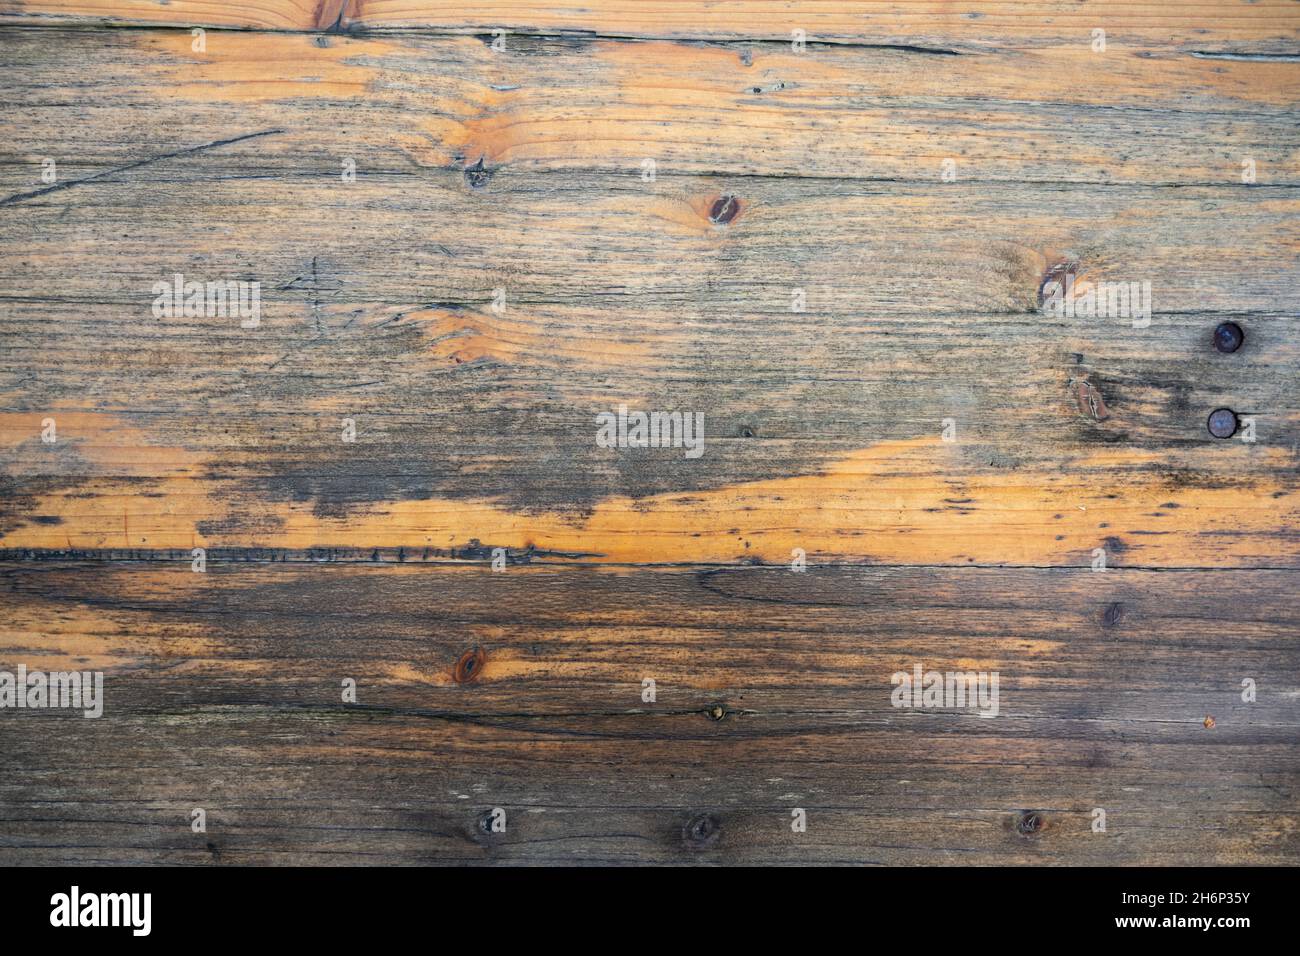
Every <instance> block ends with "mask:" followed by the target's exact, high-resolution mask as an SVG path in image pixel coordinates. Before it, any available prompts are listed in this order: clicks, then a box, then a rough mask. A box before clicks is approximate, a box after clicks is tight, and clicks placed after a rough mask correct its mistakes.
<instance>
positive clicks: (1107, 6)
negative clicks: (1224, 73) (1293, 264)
mask: <svg viewBox="0 0 1300 956" xmlns="http://www.w3.org/2000/svg"><path fill="white" fill-rule="evenodd" d="M0 22H10V23H16V24H48V23H52V24H67V23H76V24H86V25H100V24H102V25H114V24H158V25H171V26H187V27H188V26H215V27H234V28H254V29H270V30H301V31H316V30H326V29H330V30H335V31H339V30H351V31H366V32H370V31H388V30H401V31H410V30H419V31H434V32H448V33H480V34H490V33H491V31H493V30H505V31H510V32H517V33H522V34H574V35H578V36H610V37H628V38H671V39H674V40H714V41H733V40H771V41H782V42H786V43H788V42H790V40H791V31H792V30H796V29H800V30H803V31H804V32H805V33H806V35H807V39H808V41H809V42H812V43H835V44H865V45H882V46H884V45H899V46H909V45H911V46H930V47H933V48H935V49H939V50H979V49H986V48H989V47H997V46H1001V47H1012V46H1015V47H1029V46H1051V45H1061V46H1071V45H1077V46H1083V47H1086V46H1087V45H1088V44H1089V43H1090V42H1091V41H1092V31H1093V30H1094V29H1103V30H1105V31H1107V35H1108V38H1109V42H1110V43H1112V44H1120V45H1124V46H1130V47H1139V46H1141V47H1160V48H1165V49H1171V48H1174V49H1185V50H1189V51H1214V52H1225V51H1249V52H1257V53H1265V52H1268V51H1275V52H1280V53H1283V54H1286V53H1293V52H1294V49H1295V41H1296V39H1297V31H1298V29H1300V13H1297V11H1296V9H1295V5H1294V4H1293V3H1290V2H1284V0H1223V2H1218V3H1204V2H1189V0H1176V2H1173V3H1163V4H1158V3H1151V2H1134V0H1091V2H1088V0H1028V2H992V3H980V4H972V5H969V9H957V8H955V7H954V5H953V4H951V3H945V2H942V0H901V2H881V0H801V2H798V3H790V2H786V0H722V2H717V0H587V2H584V3H582V4H555V3H549V2H545V0H484V2H479V3H475V4H472V5H467V4H464V3H458V2H453V0H257V2H256V3H254V2H249V0H238V2H233V3H230V2H224V0H168V2H166V3H159V2H157V0H3V2H0Z"/></svg>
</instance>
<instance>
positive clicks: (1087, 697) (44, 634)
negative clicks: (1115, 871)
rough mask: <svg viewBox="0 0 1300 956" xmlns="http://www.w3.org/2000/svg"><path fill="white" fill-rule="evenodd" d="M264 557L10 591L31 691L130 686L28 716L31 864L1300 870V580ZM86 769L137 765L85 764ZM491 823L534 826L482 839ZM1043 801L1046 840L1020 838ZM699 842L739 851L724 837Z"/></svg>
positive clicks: (53, 579) (1268, 575)
mask: <svg viewBox="0 0 1300 956" xmlns="http://www.w3.org/2000/svg"><path fill="white" fill-rule="evenodd" d="M249 557H250V556H249V555H233V554H232V555H228V556H226V558H224V559H222V560H219V561H217V562H215V563H214V565H213V566H212V567H211V568H210V570H209V572H208V573H207V574H192V573H190V571H189V569H188V565H187V564H186V563H184V562H177V561H173V562H170V563H164V564H162V565H159V564H158V563H157V562H156V561H155V562H149V563H142V564H125V565H124V564H122V563H119V562H114V563H109V564H90V565H87V564H65V563H52V564H46V563H37V564H30V565H24V566H21V567H12V566H11V567H9V568H8V569H6V570H5V571H4V572H3V577H0V588H2V589H3V595H4V598H5V599H6V601H7V602H8V603H9V605H10V607H11V616H10V618H9V620H10V622H11V623H10V626H11V628H12V629H13V633H15V634H16V635H20V636H17V637H16V638H13V639H12V640H15V643H16V644H17V645H18V646H20V647H22V649H23V651H24V653H25V654H26V657H27V659H28V660H30V661H32V666H33V667H36V666H48V667H51V668H53V667H55V666H60V667H62V666H66V665H67V664H68V662H71V661H76V662H78V665H79V666H83V667H92V666H93V667H99V668H103V669H104V670H105V671H106V672H107V674H108V677H107V678H106V680H107V682H108V686H109V687H111V688H114V691H113V695H112V697H111V698H110V700H111V702H112V712H111V714H108V715H106V716H105V717H104V718H102V719H100V720H98V721H81V722H80V723H78V724H72V723H71V721H67V720H62V719H54V718H51V717H49V716H47V715H45V714H39V713H34V712H30V711H29V712H25V713H22V714H21V715H19V718H18V719H19V721H20V722H19V724H18V728H17V729H11V730H10V737H9V739H7V740H6V752H7V753H8V754H9V755H10V759H14V760H16V761H18V763H19V764H20V765H21V766H23V767H24V769H25V771H26V772H25V773H24V774H23V775H22V776H21V777H20V778H15V777H12V776H9V777H6V779H5V780H4V782H3V783H2V784H0V794H3V797H4V802H5V805H6V807H17V808H18V810H17V813H16V815H14V811H13V810H7V812H6V828H5V832H4V835H3V836H0V844H3V846H4V852H5V854H6V856H7V858H8V859H10V860H13V861H15V862H42V861H46V860H51V859H59V858H61V857H62V856H63V854H64V853H65V852H66V851H65V850H64V849H63V845H66V844H68V843H72V844H75V845H78V846H79V847H80V849H79V850H78V852H79V853H80V854H84V857H83V858H85V859H88V860H98V861H115V862H121V861H128V862H142V861H152V862H159V861H163V862H172V863H178V862H179V863H213V862H218V863H231V864H241V863H243V864H247V863H286V862H297V863H301V862H331V863H365V862H377V861H379V862H399V863H416V862H447V861H465V862H475V861H477V862H489V861H491V862H528V863H553V862H573V861H582V862H634V861H656V862H692V861H701V862H724V863H725V862H742V861H745V862H754V861H764V862H780V863H806V862H855V863H931V864H934V863H960V864H962V865H972V864H981V863H1062V862H1073V863H1100V862H1120V863H1139V862H1140V863H1147V864H1151V863H1162V864H1163V863H1187V862H1198V863H1206V862H1232V863H1259V862H1279V861H1285V860H1291V861H1293V860H1294V859H1295V858H1296V854H1297V849H1298V847H1297V843H1296V831H1295V824H1296V819H1295V790H1294V786H1295V782H1296V781H1295V773H1296V752H1295V746H1294V702H1293V701H1288V700H1284V699H1283V695H1282V694H1280V693H1279V692H1281V691H1282V689H1283V688H1287V687H1294V686H1295V682H1296V679H1297V676H1300V675H1297V664H1298V663H1300V662H1298V661H1297V658H1296V654H1295V648H1294V635H1295V629H1296V626H1297V623H1300V622H1298V621H1297V617H1296V611H1297V608H1296V605H1295V602H1294V600H1293V595H1294V591H1295V587H1296V584H1297V580H1296V574H1295V573H1294V572H1268V571H1252V572H1219V571H1202V572H1190V571H1188V572H1160V573H1154V572H1131V571H1117V572H1108V573H1106V574H1095V573H1093V572H1091V571H1024V570H1021V571H999V570H984V569H964V570H952V569H949V570H938V569H931V570H924V569H915V568H907V569H868V568H823V569H816V568H814V569H812V570H810V571H808V572H805V573H804V574H802V575H799V574H794V573H792V572H790V571H788V570H781V569H677V570H666V569H665V570H652V569H628V570H622V571H616V570H599V569H593V568H586V569H576V568H571V567H537V568H525V569H517V570H514V571H511V572H508V573H506V574H493V573H492V572H490V571H487V570H486V569H478V568H469V567H456V566H448V565H445V564H444V565H440V566H425V567H412V566H409V565H407V566H402V567H393V566H375V565H354V564H348V563H334V562H329V563H324V564H320V563H315V564H313V563H288V564H265V563H258V564H251V565H250V564H247V563H244V562H246V561H247V559H248V558H249ZM1225 589H1227V590H1231V591H1232V592H1233V593H1234V595H1235V600H1234V603H1233V604H1232V606H1231V607H1229V606H1226V605H1225V604H1224V603H1223V602H1222V601H1220V600H1218V595H1219V594H1220V593H1221V592H1222V591H1223V590H1225ZM475 650H477V651H478V652H479V654H480V660H481V661H482V665H481V667H480V668H479V669H478V670H477V671H475V672H474V673H473V675H472V677H471V678H469V679H467V678H466V677H465V675H464V674H463V672H461V673H459V674H458V672H457V666H456V662H457V661H458V660H459V659H460V658H461V657H462V656H463V655H464V654H465V653H467V652H470V651H475ZM918 656H921V657H923V658H924V659H925V660H926V661H927V662H929V663H930V664H932V665H934V666H936V667H942V668H948V667H954V666H956V667H962V668H976V667H978V668H986V669H999V670H1000V671H1001V674H1002V675H1003V680H1004V681H1005V684H1004V687H1003V690H1002V700H1003V707H1004V710H1003V712H1002V715H1001V716H1000V717H999V718H997V719H980V718H978V717H975V716H973V715H970V716H961V715H956V714H951V713H946V714H936V713H928V712H924V711H911V712H900V711H899V710H897V709H894V708H893V707H891V705H890V703H889V693H890V690H891V686H890V684H889V675H890V673H891V672H893V671H895V670H898V669H900V668H901V669H907V668H908V667H910V662H911V661H912V660H914V659H916V658H917V657H918ZM1247 673H1249V674H1251V675H1255V677H1256V679H1257V680H1258V683H1259V686H1260V688H1261V691H1262V692H1263V693H1262V696H1261V698H1260V701H1259V702H1257V703H1255V704H1244V703H1242V702H1241V700H1240V697H1239V689H1240V688H1239V685H1240V676H1241V675H1243V674H1247ZM344 677H352V678H353V679H355V680H357V681H358V686H359V688H360V697H359V700H358V704H357V705H356V706H347V707H344V706H343V705H341V704H339V703H338V686H339V684H340V682H341V680H342V678H344ZM646 677H652V678H654V679H655V680H656V681H657V684H658V699H657V701H656V702H655V703H654V704H653V705H649V704H644V703H642V701H641V698H640V691H641V682H642V680H643V679H644V678H646ZM458 678H459V679H458ZM1268 701H1271V702H1268ZM715 714H720V716H715ZM1211 715H1212V716H1213V717H1214V719H1215V726H1214V728H1213V729H1208V728H1206V727H1205V725H1204V722H1205V718H1206V717H1207V716H1211ZM83 724H84V725H85V726H84V727H83V726H82V725H83ZM5 726H6V727H7V728H13V725H12V724H6V725H5ZM67 750H76V751H77V752H87V753H91V754H95V753H111V754H112V755H113V758H112V760H111V761H104V762H100V761H95V760H91V761H89V762H88V765H84V766H81V767H80V769H79V772H78V773H76V774H67V773H64V772H61V771H60V770H59V768H58V766H57V764H55V763H54V762H53V761H54V759H55V755H57V754H59V753H63V752H66V751H67ZM193 806H202V807H205V808H207V809H208V813H209V820H210V821H212V824H211V825H210V828H209V831H208V833H207V834H204V835H199V834H192V833H190V832H189V831H188V828H187V821H188V819H189V817H188V814H189V811H190V809H191V808H192V807H193ZM1097 806H1101V807H1105V808H1108V817H1107V819H1108V824H1107V833H1106V834H1095V833H1093V832H1092V831H1091V829H1090V824H1091V821H1092V809H1093V808H1094V807H1097ZM494 807H502V808H504V809H506V812H507V819H508V821H509V823H508V826H507V830H506V833H505V834H488V833H484V832H483V831H482V830H481V829H480V828H479V821H480V820H481V818H482V817H483V815H484V814H486V813H488V812H489V811H490V810H491V809H492V808H494ZM793 807H802V808H804V809H805V810H807V812H808V815H809V820H810V826H809V830H808V833H807V834H805V835H796V834H793V833H792V832H791V830H790V827H789V820H790V809H791V808H793ZM1022 809H1032V810H1037V811H1039V812H1040V813H1041V814H1042V818H1043V820H1044V821H1045V826H1044V827H1043V828H1042V829H1041V830H1040V831H1038V832H1035V833H1034V834H1032V835H1025V834H1023V833H1021V832H1018V831H1017V829H1016V821H1017V820H1019V819H1020V810H1022ZM700 817H708V818H709V819H710V820H711V821H712V822H711V824H710V826H714V827H716V828H717V835H716V836H715V838H714V839H713V840H698V839H692V837H691V833H690V831H689V828H688V827H689V824H690V823H691V821H693V820H698V819H699V818H700ZM684 830H686V832H685V833H684V832H683V831H684ZM814 834H815V836H814ZM805 836H806V837H808V839H804V838H803V837H805Z"/></svg>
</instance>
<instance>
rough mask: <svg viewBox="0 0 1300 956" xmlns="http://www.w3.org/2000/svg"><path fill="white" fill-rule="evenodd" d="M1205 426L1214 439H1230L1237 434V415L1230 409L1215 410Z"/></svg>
mask: <svg viewBox="0 0 1300 956" xmlns="http://www.w3.org/2000/svg"><path fill="white" fill-rule="evenodd" d="M1205 425H1206V427H1207V428H1209V430H1210V434H1211V435H1213V436H1214V437H1215V438H1231V437H1232V436H1233V435H1235V434H1236V433H1237V413H1236V412H1234V411H1233V410H1232V409H1231V408H1216V409H1215V410H1214V411H1212V412H1210V419H1209V421H1207V422H1206V423H1205Z"/></svg>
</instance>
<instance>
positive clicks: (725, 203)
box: [709, 196, 740, 226]
mask: <svg viewBox="0 0 1300 956" xmlns="http://www.w3.org/2000/svg"><path fill="white" fill-rule="evenodd" d="M738 212H740V200H739V199H737V198H736V197H735V196H719V197H718V198H717V200H715V201H714V203H713V208H712V209H710V210H709V219H711V220H712V221H713V222H716V223H717V224H718V225H720V226H725V225H726V224H727V223H729V222H731V220H733V219H735V218H736V213H738Z"/></svg>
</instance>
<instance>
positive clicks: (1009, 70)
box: [0, 29, 1300, 225]
mask: <svg viewBox="0 0 1300 956" xmlns="http://www.w3.org/2000/svg"><path fill="white" fill-rule="evenodd" d="M52 51H58V52H57V54H56V53H54V52H52ZM0 66H2V67H3V68H4V69H5V70H6V72H8V73H10V74H11V75H13V76H16V77H21V78H22V82H21V85H20V86H19V87H17V88H16V89H15V91H14V92H15V95H14V96H13V97H12V98H11V102H10V109H9V111H8V115H7V125H8V127H9V129H8V135H7V136H6V138H5V140H4V143H3V153H2V154H0V189H3V190H4V192H3V193H0V200H7V201H9V202H13V201H15V200H14V199H13V198H12V197H13V196H23V195H25V194H27V193H29V192H34V191H38V190H41V189H42V188H43V187H44V185H45V184H44V183H42V181H41V180H40V175H41V160H42V159H44V158H52V159H54V160H55V161H57V163H58V164H59V184H62V185H61V188H59V189H57V190H53V191H51V192H50V193H49V197H50V200H51V201H53V200H55V199H58V200H63V199H71V198H72V197H71V195H70V194H68V193H67V192H66V189H67V188H68V184H71V183H74V182H76V181H78V180H81V179H84V178H86V177H89V176H98V177H105V178H107V179H108V180H109V181H110V183H122V182H130V181H135V182H145V181H147V182H150V183H153V184H160V183H163V182H173V181H176V180H177V179H178V178H179V179H180V181H182V182H186V181H188V182H190V183H192V182H193V179H194V177H195V175H196V174H198V175H202V176H204V177H214V176H221V177H225V178H229V179H232V180H238V179H240V178H241V177H248V176H263V177H265V176H276V175H293V176H295V177H298V179H299V180H302V185H304V186H318V185H326V184H328V183H330V182H333V183H336V184H338V183H339V182H340V176H341V173H340V169H341V163H342V160H343V159H344V158H349V159H351V160H353V161H354V162H355V164H356V167H357V175H358V177H359V182H362V183H364V182H365V181H368V180H373V179H375V178H376V177H380V176H400V177H402V178H401V179H400V180H398V182H399V183H400V184H401V185H402V187H403V188H407V189H418V188H420V187H421V186H423V187H425V188H427V186H428V185H431V184H439V185H447V186H451V185H453V184H458V185H460V186H462V187H463V186H464V184H463V183H458V177H459V175H460V173H461V171H463V170H465V169H467V168H470V167H475V168H477V164H478V163H479V162H482V164H483V167H482V169H483V171H482V173H481V174H479V176H478V179H477V180H476V182H479V183H480V184H481V185H482V187H483V188H481V189H480V190H479V192H482V193H485V194H488V195H492V194H494V193H496V192H498V191H500V190H502V189H510V188H511V183H512V181H514V173H515V172H517V171H526V172H533V171H553V170H577V169H581V170H596V171H601V172H606V173H612V174H617V176H618V183H619V184H621V185H615V184H609V183H606V184H596V183H593V184H591V186H590V188H591V189H592V190H593V192H592V195H591V196H590V197H589V201H590V202H592V203H593V204H598V203H599V201H600V197H602V196H603V195H605V191H606V190H609V189H614V190H619V189H620V188H621V189H622V190H634V191H636V192H639V193H640V194H641V195H642V196H648V195H654V196H658V197H660V198H661V199H663V200H666V201H670V200H672V199H674V198H675V197H674V184H677V183H680V179H681V177H682V176H683V175H687V176H698V175H709V174H723V175H726V176H745V177H756V176H761V177H782V178H783V179H795V178H797V179H804V178H819V179H832V178H836V179H854V180H858V179H868V180H887V181H905V182H917V183H924V184H926V185H927V186H928V187H930V188H931V189H932V190H933V194H934V199H935V201H937V202H946V203H948V204H950V205H954V206H961V205H964V204H965V203H966V202H967V200H966V198H965V196H964V195H963V193H962V189H963V187H964V186H966V185H968V184H969V183H971V182H982V181H988V180H995V181H999V182H1006V183H1014V184H1016V185H1018V186H1019V185H1023V184H1025V183H1027V182H1028V183H1035V184H1045V183H1081V182H1092V183H1120V184H1128V185H1133V186H1143V187H1150V186H1155V185H1160V184H1165V183H1177V184H1181V185H1189V184H1213V185H1231V186H1234V187H1236V189H1235V190H1234V192H1235V193H1245V192H1248V189H1247V188H1246V187H1245V186H1243V185H1242V172H1243V169H1242V164H1243V162H1244V161H1245V160H1247V159H1249V160H1251V161H1253V162H1254V173H1255V186H1257V187H1263V186H1278V185H1295V184H1296V183H1297V182H1300V176H1298V175H1297V172H1300V167H1298V166H1297V160H1296V156H1297V133H1296V128H1295V122H1294V115H1293V111H1294V104H1295V101H1296V98H1297V94H1298V93H1300V64H1297V63H1294V62H1285V61H1282V62H1275V61H1267V60H1265V61H1257V60H1214V59H1197V58H1192V57H1186V56H1176V55H1172V54H1167V53H1159V54H1152V53H1147V52H1143V51H1132V50H1128V51H1125V50H1116V51H1113V52H1111V53H1108V54H1107V55H1106V56H1105V57H1101V56H1097V55H1094V54H1092V53H1091V52H1090V51H1088V50H1087V49H1086V48H1085V49H1083V50H1068V49H1066V50H1048V51H1023V52H1012V53H997V54H987V55H981V56H956V57H953V56H933V55H927V54H918V53H909V52H903V51H896V50H872V49H860V48H817V49H810V50H808V51H807V52H806V53H804V54H802V55H797V54H794V53H792V52H790V51H788V50H785V49H783V48H780V47H770V48H769V47H764V48H761V49H756V50H746V51H741V52H738V51H736V50H734V49H729V48H724V47H709V46H697V45H689V44H682V43H620V42H612V41H603V42H591V43H587V44H585V45H583V46H582V47H580V48H578V49H574V48H573V46H572V44H570V43H568V42H561V41H547V40H535V41H529V43H527V44H521V45H520V46H519V48H518V49H517V50H516V51H515V52H513V53H510V54H498V53H495V52H494V51H493V50H492V49H491V48H490V47H489V46H487V45H485V44H483V43H482V42H480V41H479V40H478V39H475V38H471V37H464V38H454V39H439V40H431V39H428V38H421V37H408V36H393V37H384V38H380V39H352V38H348V37H335V36H327V37H326V36H322V37H310V36H295V35H280V34H265V33H253V34H239V33H227V34H220V35H214V36H211V37H209V38H208V39H207V43H206V48H205V50H204V51H202V52H196V51H194V50H193V49H192V42H191V39H190V36H189V34H186V33H176V32H168V31H155V30H143V31H136V30H130V31H108V32H105V31H99V32H93V31H92V32H86V31H66V30H59V31H56V33H55V35H54V36H51V35H50V34H49V33H47V32H45V31H22V30H12V29H11V30H8V31H7V32H6V36H5V40H4V44H3V46H0ZM86 71H91V72H92V73H93V75H94V76H95V77H96V82H95V83H94V84H93V85H91V84H87V83H86V82H85V79H84V78H85V75H86ZM1062 74H1066V75H1069V76H1071V77H1073V78H1075V80H1076V81H1077V84H1076V85H1072V86H1069V87H1067V88H1062V87H1061V84H1060V82H1059V77H1060V76H1061V75H1062ZM1153 113H1155V114H1157V119H1158V121H1153ZM254 134H257V135H254ZM241 137H247V138H241ZM231 140H233V142H229V141H231ZM217 144H219V145H217ZM183 151H189V152H183ZM646 160H653V161H654V163H655V173H656V175H657V176H658V177H659V179H658V180H657V181H656V182H655V183H644V182H643V168H644V167H643V164H644V163H645V161H646ZM945 160H951V161H952V162H953V163H954V164H955V165H954V166H953V167H952V168H951V170H952V172H951V175H952V177H954V178H955V182H944V180H943V176H944V165H943V164H944V161H945ZM128 166H129V167H132V168H130V169H125V168H124V169H122V170H121V172H114V171H113V170H114V169H115V168H116V167H128ZM196 167H197V168H196ZM200 169H201V170H202V172H201V173H199V170H200ZM187 171H191V172H190V175H189V176H187V175H186V172H187ZM453 171H454V175H453ZM96 182H98V183H99V184H101V185H103V181H102V179H101V180H97V181H96ZM549 185H554V184H553V183H550V184H549ZM575 185H576V183H575ZM717 185H718V186H719V187H725V188H737V189H740V188H742V187H745V186H748V185H750V184H749V183H747V182H742V181H735V182H730V183H728V182H720V183H718V184H717ZM940 187H942V189H941V188H940ZM72 188H77V189H82V188H85V187H81V186H77V187H72ZM597 190H600V191H597ZM421 191H422V192H423V191H424V190H423V189H421ZM339 192H341V190H340V191H339ZM1027 192H1028V191H1027ZM1048 192H1050V190H1048ZM41 195H44V194H41ZM741 196H742V201H743V200H744V194H743V191H742V193H741ZM691 198H693V199H694V198H695V197H691ZM1044 199H1045V200H1048V201H1050V200H1049V198H1048V197H1047V196H1044ZM1072 199H1073V197H1071V196H1068V195H1063V196H1057V197H1056V198H1055V205H1056V207H1057V210H1058V212H1059V213H1060V214H1061V215H1063V216H1066V217H1070V216H1074V215H1081V214H1084V215H1086V214H1087V213H1088V212H1089V211H1090V210H1088V209H1087V208H1081V207H1080V206H1078V205H1072ZM213 201H214V202H216V201H217V198H216V197H215V196H214V197H213ZM702 201H703V199H702V198H699V199H696V202H702ZM24 202H26V201H24ZM709 202H710V203H711V202H712V198H710V200H709ZM60 208H61V207H60ZM709 208H710V207H709V206H708V205H706V206H705V207H704V209H703V210H702V211H701V210H699V209H693V208H685V207H682V206H681V205H680V200H678V201H677V202H675V203H672V204H671V205H667V204H666V208H664V209H663V210H661V212H660V216H661V218H662V219H666V220H668V223H665V225H668V224H670V223H681V222H683V221H688V222H689V223H690V224H692V225H694V224H697V223H699V221H700V220H701V218H702V213H707V212H708V210H709ZM814 212H817V211H816V210H809V214H812V213H814ZM741 215H742V216H744V215H746V213H745V211H744V208H743V207H742V211H741ZM1109 215H1113V213H1111V212H1110V210H1108V209H1106V208H1104V207H1103V208H1101V209H1098V210H1096V211H1095V216H1096V217H1098V218H1101V217H1105V216H1109ZM1221 215H1222V214H1220V216H1221Z"/></svg>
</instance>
